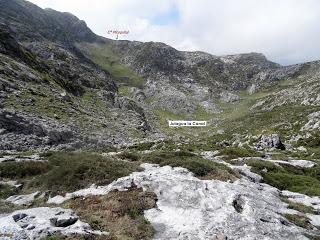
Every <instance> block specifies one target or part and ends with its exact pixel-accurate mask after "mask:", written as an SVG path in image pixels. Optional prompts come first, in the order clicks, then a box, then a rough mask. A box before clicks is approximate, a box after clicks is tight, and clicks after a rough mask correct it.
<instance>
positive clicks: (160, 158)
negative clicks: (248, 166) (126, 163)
mask: <svg viewBox="0 0 320 240" xmlns="http://www.w3.org/2000/svg"><path fill="white" fill-rule="evenodd" d="M141 161H142V162H148V163H154V164H159V165H160V166H166V165H169V166H171V167H183V168H186V169H188V170H189V171H191V172H193V173H194V174H195V175H196V176H197V177H200V178H203V179H219V180H224V181H226V180H235V179H236V178H237V177H238V175H237V173H235V172H233V171H232V170H231V169H230V168H228V167H227V166H225V165H223V164H218V163H215V162H212V161H210V160H206V159H204V158H202V157H200V156H197V155H195V154H193V153H191V152H188V151H178V152H174V151H154V152H152V153H149V154H144V155H142V157H141Z"/></svg>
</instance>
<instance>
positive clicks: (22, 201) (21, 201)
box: [6, 192, 41, 206]
mask: <svg viewBox="0 0 320 240" xmlns="http://www.w3.org/2000/svg"><path fill="white" fill-rule="evenodd" d="M39 197H41V192H35V193H30V194H26V195H14V196H11V197H8V198H7V199H6V202H10V203H12V204H14V205H19V206H23V205H24V206H28V205H30V204H31V203H32V202H33V201H34V200H35V199H37V198H39Z"/></svg>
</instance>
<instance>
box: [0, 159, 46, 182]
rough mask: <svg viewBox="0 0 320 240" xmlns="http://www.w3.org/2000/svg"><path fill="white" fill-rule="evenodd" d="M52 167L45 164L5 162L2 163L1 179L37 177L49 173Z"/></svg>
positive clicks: (0, 168)
mask: <svg viewBox="0 0 320 240" xmlns="http://www.w3.org/2000/svg"><path fill="white" fill-rule="evenodd" d="M49 169H50V166H49V164H48V163H45V162H34V161H30V162H4V163H0V177H2V178H11V179H16V178H25V177H29V176H36V175H40V174H43V173H45V172H47V171H49Z"/></svg>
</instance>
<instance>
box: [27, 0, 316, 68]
mask: <svg viewBox="0 0 320 240" xmlns="http://www.w3.org/2000/svg"><path fill="white" fill-rule="evenodd" d="M31 2H33V3H35V4H37V5H38V6H40V7H42V8H46V7H50V8H53V9H56V10H58V11H64V12H71V13H73V14H74V15H76V16H77V17H79V18H80V19H82V20H85V21H86V22H87V24H88V26H89V27H90V28H91V29H92V30H93V31H94V32H95V33H97V34H99V35H102V36H105V37H109V38H113V36H111V35H108V33H107V32H108V30H129V31H130V34H129V35H128V36H122V37H121V39H129V40H138V41H158V42H165V43H167V44H169V45H171V46H173V47H175V48H177V49H179V50H201V51H206V52H209V53H212V54H215V55H225V54H235V53H245V52H261V53H264V54H265V55H266V56H267V57H268V58H269V59H270V60H273V61H275V62H278V63H281V64H283V65H288V64H293V63H299V62H305V61H311V60H318V59H320V46H319V37H320V1H319V0H157V1H152V0H67V1H66V0H31Z"/></svg>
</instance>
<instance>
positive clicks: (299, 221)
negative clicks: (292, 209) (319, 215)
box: [284, 214, 312, 229]
mask: <svg viewBox="0 0 320 240" xmlns="http://www.w3.org/2000/svg"><path fill="white" fill-rule="evenodd" d="M284 216H285V218H286V219H288V220H289V221H290V222H291V223H293V224H295V225H297V226H299V227H302V228H306V229H311V228H312V225H311V223H310V220H309V219H308V218H307V217H305V216H300V215H296V214H285V215H284Z"/></svg>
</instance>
